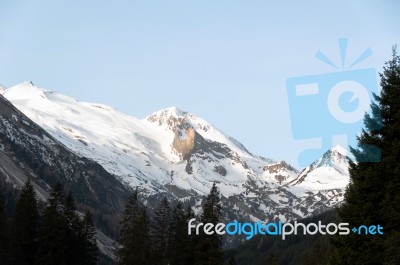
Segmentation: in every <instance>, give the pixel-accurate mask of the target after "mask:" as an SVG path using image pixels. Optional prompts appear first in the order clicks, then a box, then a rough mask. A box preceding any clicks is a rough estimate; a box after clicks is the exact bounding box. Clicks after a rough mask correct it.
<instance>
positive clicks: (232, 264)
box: [227, 256, 236, 265]
mask: <svg viewBox="0 0 400 265" xmlns="http://www.w3.org/2000/svg"><path fill="white" fill-rule="evenodd" d="M227 265H236V259H235V256H231V257H230V258H229V259H228V262H227Z"/></svg>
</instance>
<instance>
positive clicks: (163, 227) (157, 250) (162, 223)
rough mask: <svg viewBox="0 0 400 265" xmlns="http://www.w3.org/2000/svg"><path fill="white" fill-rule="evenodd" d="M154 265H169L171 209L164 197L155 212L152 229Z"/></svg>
mask: <svg viewBox="0 0 400 265" xmlns="http://www.w3.org/2000/svg"><path fill="white" fill-rule="evenodd" d="M151 236H152V246H153V247H152V253H153V254H152V256H153V261H152V262H153V264H155V265H156V264H159V265H166V264H168V253H167V252H168V249H169V243H170V239H171V209H170V207H169V202H168V200H167V198H166V197H163V198H162V199H161V201H160V203H159V204H158V205H157V208H156V210H155V212H154V220H153V224H152V229H151Z"/></svg>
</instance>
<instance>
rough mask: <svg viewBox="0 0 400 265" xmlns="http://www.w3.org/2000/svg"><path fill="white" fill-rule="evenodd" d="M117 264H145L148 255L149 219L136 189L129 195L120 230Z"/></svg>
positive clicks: (147, 261) (147, 262) (147, 260)
mask: <svg viewBox="0 0 400 265" xmlns="http://www.w3.org/2000/svg"><path fill="white" fill-rule="evenodd" d="M119 243H120V244H121V248H120V249H119V250H118V253H117V258H118V264H121V265H122V264H123V265H146V264H151V263H150V262H149V257H150V250H149V249H150V240H149V221H148V217H147V212H146V208H145V207H143V206H142V205H141V204H140V203H139V201H138V190H137V189H136V191H135V192H134V193H133V194H132V195H131V196H130V197H129V200H128V203H127V205H126V207H125V211H124V216H123V220H122V229H121V232H120V238H119Z"/></svg>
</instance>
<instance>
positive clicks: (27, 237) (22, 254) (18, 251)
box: [10, 179, 39, 265]
mask: <svg viewBox="0 0 400 265" xmlns="http://www.w3.org/2000/svg"><path fill="white" fill-rule="evenodd" d="M38 218H39V212H38V206H37V198H36V193H35V190H34V188H33V186H32V184H31V181H30V180H29V179H28V181H27V182H26V183H25V186H24V187H23V188H22V190H21V195H20V197H19V199H18V201H17V206H16V208H15V215H14V219H13V220H12V225H11V238H10V241H11V259H12V264H15V265H19V264H21V265H22V264H34V261H35V258H36V252H37V249H36V247H37V244H36V239H37V233H38Z"/></svg>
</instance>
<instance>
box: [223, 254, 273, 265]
mask: <svg viewBox="0 0 400 265" xmlns="http://www.w3.org/2000/svg"><path fill="white" fill-rule="evenodd" d="M268 264H269V263H268ZM227 265H236V260H235V256H233V255H232V256H231V257H230V258H229V259H228V263H227Z"/></svg>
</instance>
